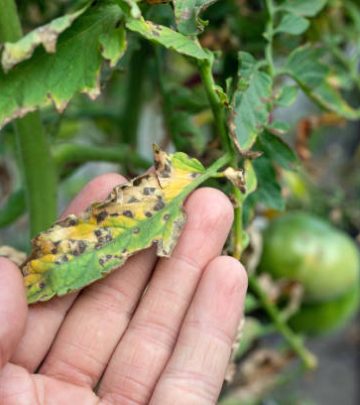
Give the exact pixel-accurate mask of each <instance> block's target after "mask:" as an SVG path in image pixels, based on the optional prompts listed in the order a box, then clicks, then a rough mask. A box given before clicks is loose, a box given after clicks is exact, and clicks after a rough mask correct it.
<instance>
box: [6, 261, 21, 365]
mask: <svg viewBox="0 0 360 405" xmlns="http://www.w3.org/2000/svg"><path fill="white" fill-rule="evenodd" d="M26 315H27V304H26V298H25V291H24V285H23V281H22V276H21V273H20V271H19V269H18V268H17V267H16V265H15V264H14V263H12V262H11V261H10V260H8V259H5V258H3V257H0V369H1V368H2V367H4V365H5V364H6V363H7V362H8V361H9V359H10V357H11V355H12V353H13V351H14V350H15V348H16V346H17V344H18V342H19V340H20V338H21V336H22V332H23V330H24V327H25V321H26Z"/></svg>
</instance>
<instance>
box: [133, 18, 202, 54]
mask: <svg viewBox="0 0 360 405" xmlns="http://www.w3.org/2000/svg"><path fill="white" fill-rule="evenodd" d="M126 27H127V28H128V29H129V30H131V31H134V32H137V33H138V34H140V35H141V36H143V37H145V38H146V39H149V40H150V41H153V42H155V43H157V44H160V45H162V46H164V47H165V48H168V49H172V50H174V51H176V52H178V53H181V54H182V55H185V56H191V57H192V58H195V59H198V60H205V59H209V58H210V56H209V55H210V54H209V53H207V52H206V51H204V49H203V48H201V46H200V45H199V44H198V43H197V42H195V41H194V40H192V39H190V38H188V37H186V36H185V35H182V34H180V33H179V32H176V31H173V30H172V29H170V28H168V27H165V26H164V25H159V24H155V23H153V22H151V21H146V20H144V19H143V18H140V19H129V20H128V21H127V23H126Z"/></svg>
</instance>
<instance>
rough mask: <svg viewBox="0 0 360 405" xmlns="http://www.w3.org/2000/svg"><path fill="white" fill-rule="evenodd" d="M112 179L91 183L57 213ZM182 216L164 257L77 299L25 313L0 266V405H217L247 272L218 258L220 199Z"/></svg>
mask: <svg viewBox="0 0 360 405" xmlns="http://www.w3.org/2000/svg"><path fill="white" fill-rule="evenodd" d="M123 181H124V179H123V178H122V177H121V176H119V175H116V174H108V175H103V176H100V177H98V178H96V179H95V180H93V181H92V182H90V183H89V184H88V185H87V186H86V187H85V189H84V190H83V191H82V192H81V193H80V194H79V195H78V197H77V198H75V200H74V201H73V202H72V203H71V204H70V206H69V208H68V209H67V210H66V213H65V215H67V214H70V213H77V212H80V211H82V210H83V209H85V208H86V207H87V206H88V205H89V204H90V203H91V202H92V201H94V200H99V199H103V198H104V197H106V195H107V194H108V193H109V192H110V190H111V189H112V188H113V187H114V186H115V185H116V184H119V183H121V182H123ZM185 209H186V212H187V216H188V219H187V223H186V225H185V228H184V230H183V233H182V235H181V237H180V239H179V241H178V244H177V246H176V248H175V250H174V252H173V254H172V257H171V258H169V259H167V258H161V259H157V258H156V256H155V249H147V250H145V251H142V252H140V253H139V254H136V255H135V256H133V257H131V258H130V259H129V260H128V261H127V262H126V264H125V265H124V266H122V267H121V269H120V270H116V271H115V272H113V273H112V274H110V275H109V276H108V277H106V278H104V279H103V280H101V281H99V282H97V283H95V284H93V285H91V286H89V287H87V288H85V289H84V290H83V291H81V293H74V294H70V295H68V296H65V297H62V298H55V299H53V300H51V301H49V302H45V303H41V304H36V305H32V306H30V307H29V309H27V305H26V300H25V295H24V289H23V283H22V278H21V274H20V272H19V270H18V269H17V268H16V266H15V265H14V264H12V263H11V262H10V261H8V260H6V259H0V404H1V405H68V404H77V405H113V404H148V403H150V404H161V405H167V404H171V405H176V404H186V405H191V404H196V405H201V404H214V403H215V402H216V400H217V398H218V395H219V392H220V389H221V385H222V382H223V378H224V374H225V370H226V367H227V364H228V360H229V356H230V352H231V345H232V342H233V339H234V336H235V333H236V330H237V325H238V323H239V320H240V318H241V316H242V309H243V301H244V295H245V291H246V285H247V281H246V274H245V272H244V270H243V269H242V267H241V265H240V264H239V262H238V261H236V260H235V259H232V258H229V257H224V256H219V254H220V253H221V249H222V247H223V244H224V242H225V239H226V237H227V234H228V232H229V229H230V226H231V223H232V212H233V210H232V207H231V204H230V202H229V200H228V199H227V198H226V197H225V196H224V195H223V194H222V193H221V192H219V191H217V190H214V189H209V188H203V189H199V190H197V191H195V192H194V193H192V195H191V196H190V197H189V198H188V200H187V202H186V204H185ZM145 288H146V289H145ZM95 388H96V389H95ZM95 392H96V393H95Z"/></svg>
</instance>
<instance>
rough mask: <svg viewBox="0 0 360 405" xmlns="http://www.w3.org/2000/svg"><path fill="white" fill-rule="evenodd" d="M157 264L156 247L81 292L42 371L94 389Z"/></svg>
mask: <svg viewBox="0 0 360 405" xmlns="http://www.w3.org/2000/svg"><path fill="white" fill-rule="evenodd" d="M155 261H156V255H155V250H154V249H147V250H146V251H143V252H141V253H140V254H137V255H136V256H134V257H131V258H130V259H129V260H128V261H127V262H126V264H125V265H124V266H122V267H121V269H118V270H116V271H115V272H114V273H112V274H110V275H109V276H108V277H106V278H104V279H103V280H101V281H100V282H98V283H96V284H94V285H92V286H90V287H89V288H87V289H86V290H84V292H83V294H82V295H80V296H79V297H78V299H77V300H76V302H75V303H74V305H73V306H72V308H71V310H70V311H69V313H68V315H67V317H66V319H65V321H64V323H63V324H62V326H61V328H60V331H59V333H58V335H57V337H56V340H55V342H54V344H53V346H52V348H51V350H50V353H49V354H48V356H47V357H46V360H45V363H44V364H43V366H42V367H41V369H40V372H41V373H42V374H45V375H47V376H51V377H55V378H58V379H60V380H65V381H69V382H72V383H73V384H77V385H83V386H90V387H93V386H95V385H96V383H97V382H98V380H99V379H100V377H101V375H102V374H103V372H104V370H105V368H106V365H107V363H108V362H109V359H110V357H111V355H112V353H113V351H114V349H115V347H116V345H117V343H118V342H119V340H120V338H121V336H122V335H123V333H124V331H125V329H126V327H127V326H128V323H129V320H130V318H131V316H132V314H133V311H134V310H135V308H136V305H137V303H138V301H139V299H140V297H141V295H142V293H143V291H144V288H145V286H146V284H147V282H148V279H149V277H150V275H151V271H152V269H153V267H154V264H155Z"/></svg>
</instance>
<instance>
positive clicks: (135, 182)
mask: <svg viewBox="0 0 360 405" xmlns="http://www.w3.org/2000/svg"><path fill="white" fill-rule="evenodd" d="M141 182H142V177H138V178H136V179H134V180H133V185H134V186H138V185H139V184H141Z"/></svg>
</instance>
